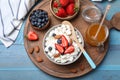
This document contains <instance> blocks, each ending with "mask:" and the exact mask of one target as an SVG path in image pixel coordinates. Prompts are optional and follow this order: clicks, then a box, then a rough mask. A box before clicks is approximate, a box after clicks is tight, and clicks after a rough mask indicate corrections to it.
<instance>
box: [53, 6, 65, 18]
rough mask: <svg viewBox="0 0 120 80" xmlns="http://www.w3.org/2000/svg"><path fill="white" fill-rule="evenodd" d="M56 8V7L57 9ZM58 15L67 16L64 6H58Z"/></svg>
mask: <svg viewBox="0 0 120 80" xmlns="http://www.w3.org/2000/svg"><path fill="white" fill-rule="evenodd" d="M55 10H56V9H55ZM54 12H55V13H56V15H57V16H59V17H66V16H67V13H66V12H65V10H64V8H62V7H61V8H58V10H56V11H54Z"/></svg>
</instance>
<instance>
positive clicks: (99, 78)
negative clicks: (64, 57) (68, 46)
mask: <svg viewBox="0 0 120 80" xmlns="http://www.w3.org/2000/svg"><path fill="white" fill-rule="evenodd" d="M98 4H100V5H102V7H103V8H104V7H105V6H106V5H107V4H108V2H107V1H106V2H103V3H98ZM109 4H111V5H112V7H111V9H110V12H109V13H108V15H107V19H108V20H110V19H111V17H112V16H113V14H115V13H116V12H120V5H119V4H120V0H115V1H114V2H112V3H109ZM23 30H24V24H23V26H22V29H21V31H20V34H19V35H18V37H17V40H16V42H15V43H14V45H12V46H11V47H10V48H5V47H4V46H3V44H2V43H0V80H61V78H56V77H53V76H50V75H48V74H46V73H44V72H43V71H41V70H39V69H38V68H37V67H36V66H35V65H34V64H33V63H32V62H31V60H30V59H29V57H28V55H27V53H26V51H25V49H24V42H23V37H24V36H23ZM119 79H120V31H116V30H111V32H110V48H109V50H108V53H107V55H106V56H105V59H104V60H103V62H102V63H101V64H100V65H99V66H98V67H97V68H96V69H95V70H93V71H92V72H90V73H88V74H87V75H84V76H82V77H78V78H74V79H69V80H119ZM63 80H66V79H63Z"/></svg>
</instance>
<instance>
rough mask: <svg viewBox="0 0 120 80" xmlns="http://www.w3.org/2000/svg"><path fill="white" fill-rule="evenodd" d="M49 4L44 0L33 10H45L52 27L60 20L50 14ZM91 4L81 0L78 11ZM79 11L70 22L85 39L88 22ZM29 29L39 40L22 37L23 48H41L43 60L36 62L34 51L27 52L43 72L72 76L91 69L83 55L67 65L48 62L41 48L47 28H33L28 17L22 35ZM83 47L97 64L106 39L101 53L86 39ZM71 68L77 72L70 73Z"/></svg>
mask: <svg viewBox="0 0 120 80" xmlns="http://www.w3.org/2000/svg"><path fill="white" fill-rule="evenodd" d="M49 5H50V1H49V0H44V1H42V2H41V3H40V4H38V5H37V6H36V7H35V8H34V9H33V10H35V9H38V8H41V9H44V10H46V11H47V12H48V13H49V15H50V18H51V25H50V27H52V26H53V25H57V24H61V20H58V19H56V18H55V17H54V16H53V15H52V14H51V12H50V9H49ZM91 5H93V4H92V3H91V2H90V1H89V0H84V1H82V2H81V10H80V12H81V11H82V9H84V8H86V7H88V6H91ZM80 12H79V14H78V15H77V16H76V17H75V18H74V19H72V20H71V23H72V24H73V26H74V27H76V28H77V29H78V30H79V31H80V32H81V33H82V35H83V38H84V39H85V31H86V29H87V27H89V25H90V23H87V22H85V21H84V20H83V18H82V16H81V14H80ZM105 24H106V25H107V26H108V25H109V23H108V21H107V20H106V22H105ZM50 27H49V28H50ZM30 30H33V31H35V32H37V33H38V34H39V41H36V42H31V41H28V40H27V39H26V38H24V43H25V48H26V51H27V52H28V50H29V48H31V47H35V46H39V47H40V49H41V50H40V52H39V53H38V55H39V56H41V57H42V58H43V59H44V62H42V63H38V62H37V61H36V60H35V54H36V53H35V52H34V53H33V54H28V55H29V57H30V58H31V60H32V61H33V63H34V64H35V65H36V66H37V67H38V68H40V69H41V70H43V71H44V72H46V73H48V74H50V75H53V76H56V77H61V78H73V77H78V76H82V75H84V74H86V73H88V72H90V71H91V70H92V68H91V67H90V66H89V64H88V62H87V61H86V59H85V58H84V56H83V55H82V56H81V57H80V58H79V59H78V60H77V61H76V62H75V63H73V64H70V65H67V66H59V65H56V64H54V63H52V62H50V61H49V60H48V59H47V57H46V56H45V55H44V53H43V49H42V42H43V37H44V35H45V33H46V31H47V30H48V29H46V30H44V31H36V30H34V29H33V28H32V27H31V25H30V22H29V17H28V18H27V22H26V26H25V29H24V35H26V34H27V33H28V31H30ZM85 49H86V50H87V52H88V53H89V55H90V57H91V58H92V59H93V61H94V62H95V64H96V65H98V64H100V62H101V61H102V60H103V58H104V56H105V55H106V52H107V49H108V41H107V42H106V43H105V50H104V51H103V52H102V53H101V52H99V51H97V48H96V47H91V46H90V45H88V44H87V43H86V41H85ZM81 66H84V70H81V69H80V67H81ZM71 69H77V70H78V72H77V73H71V72H70V70H71Z"/></svg>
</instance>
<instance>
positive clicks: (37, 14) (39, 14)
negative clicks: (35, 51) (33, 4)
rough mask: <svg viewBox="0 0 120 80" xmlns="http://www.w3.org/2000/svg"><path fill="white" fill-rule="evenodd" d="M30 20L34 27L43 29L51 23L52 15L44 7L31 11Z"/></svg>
mask: <svg viewBox="0 0 120 80" xmlns="http://www.w3.org/2000/svg"><path fill="white" fill-rule="evenodd" d="M29 21H30V23H31V25H32V27H33V28H34V29H37V30H43V29H46V28H47V27H48V26H49V24H50V17H49V16H48V13H47V11H45V10H42V9H36V10H33V11H32V12H31V13H30V16H29Z"/></svg>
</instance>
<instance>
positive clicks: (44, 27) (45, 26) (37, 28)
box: [29, 9, 50, 30]
mask: <svg viewBox="0 0 120 80" xmlns="http://www.w3.org/2000/svg"><path fill="white" fill-rule="evenodd" d="M36 10H43V9H36ZM33 11H35V10H33ZM33 11H32V12H33ZM43 11H45V10H43ZM32 12H31V13H30V15H31V14H32ZM45 12H47V11H45ZM30 15H29V21H30ZM47 15H48V12H47ZM30 24H31V26H32V27H33V28H34V29H36V30H44V29H46V28H47V27H48V26H49V25H50V16H49V15H48V22H47V23H46V24H45V25H44V26H42V28H39V27H36V26H34V25H32V23H31V21H30Z"/></svg>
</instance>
